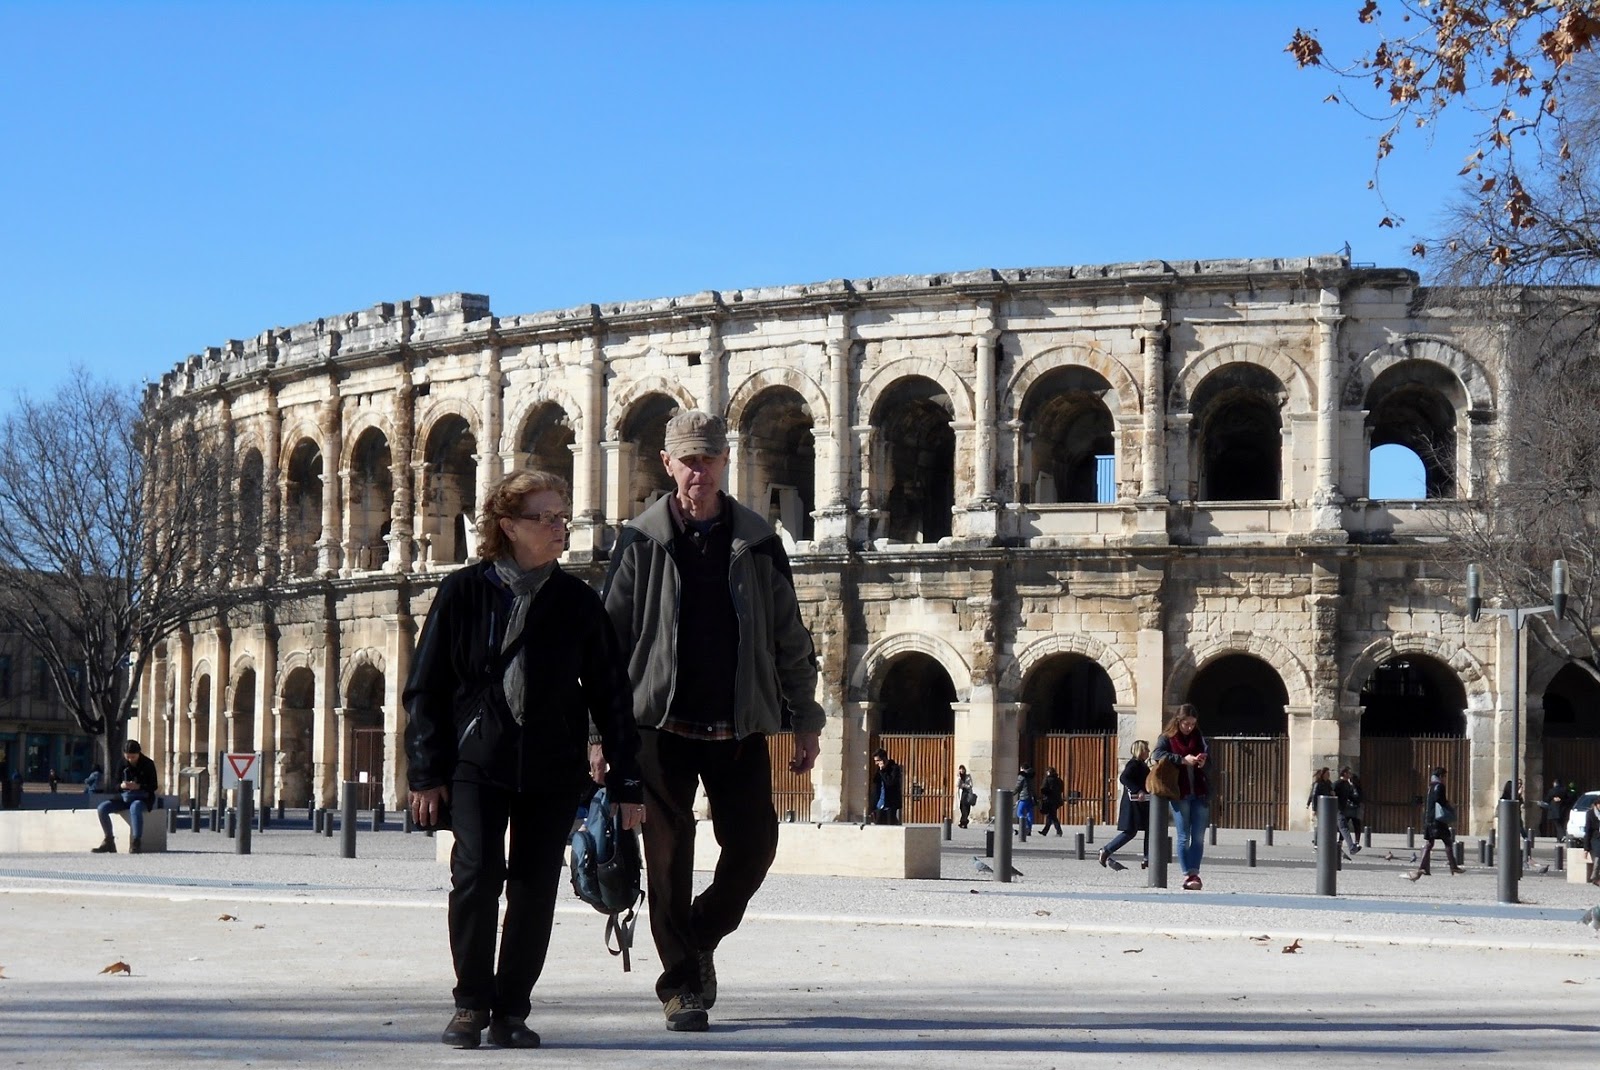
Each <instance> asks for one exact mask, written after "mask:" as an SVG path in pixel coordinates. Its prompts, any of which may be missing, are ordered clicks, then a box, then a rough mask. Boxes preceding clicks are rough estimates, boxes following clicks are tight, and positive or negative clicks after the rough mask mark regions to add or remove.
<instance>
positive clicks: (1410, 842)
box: [1406, 825, 1417, 851]
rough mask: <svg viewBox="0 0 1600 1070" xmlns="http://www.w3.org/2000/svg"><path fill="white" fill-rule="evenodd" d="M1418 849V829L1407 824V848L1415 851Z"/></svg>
mask: <svg viewBox="0 0 1600 1070" xmlns="http://www.w3.org/2000/svg"><path fill="white" fill-rule="evenodd" d="M1416 849H1417V830H1416V829H1414V828H1412V827H1411V826H1410V825H1407V826H1406V850H1408V851H1415V850H1416Z"/></svg>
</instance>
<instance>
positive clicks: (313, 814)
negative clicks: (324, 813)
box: [306, 799, 322, 832]
mask: <svg viewBox="0 0 1600 1070" xmlns="http://www.w3.org/2000/svg"><path fill="white" fill-rule="evenodd" d="M306 820H307V821H309V822H311V828H312V831H314V832H321V831H322V830H321V829H319V828H317V802H316V800H315V799H313V800H311V801H310V802H308V803H306Z"/></svg>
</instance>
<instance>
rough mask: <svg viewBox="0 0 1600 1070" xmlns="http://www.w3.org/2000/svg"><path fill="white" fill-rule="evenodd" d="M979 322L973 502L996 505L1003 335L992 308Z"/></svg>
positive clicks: (976, 352) (974, 414) (976, 356)
mask: <svg viewBox="0 0 1600 1070" xmlns="http://www.w3.org/2000/svg"><path fill="white" fill-rule="evenodd" d="M978 322H979V330H978V335H977V344H976V346H975V347H974V349H975V351H974V362H975V364H976V365H977V373H976V374H977V382H976V383H975V384H973V387H974V388H973V403H974V407H975V410H976V411H974V412H973V414H972V420H973V442H972V445H973V450H972V500H973V503H974V504H977V503H985V504H988V503H992V502H993V501H994V440H995V409H994V404H995V401H994V376H995V340H996V339H998V338H999V337H1000V331H999V329H998V328H996V327H995V326H994V309H993V307H992V306H991V307H990V308H988V309H987V310H986V315H984V316H982V317H981V318H980V319H979V321H978Z"/></svg>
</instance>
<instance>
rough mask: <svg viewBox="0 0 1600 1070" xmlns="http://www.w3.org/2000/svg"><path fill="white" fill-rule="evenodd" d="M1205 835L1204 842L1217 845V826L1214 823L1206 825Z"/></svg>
mask: <svg viewBox="0 0 1600 1070" xmlns="http://www.w3.org/2000/svg"><path fill="white" fill-rule="evenodd" d="M1206 836H1207V837H1208V839H1207V841H1206V842H1208V843H1209V844H1211V846H1213V847H1215V846H1216V845H1217V826H1215V825H1207V826H1206Z"/></svg>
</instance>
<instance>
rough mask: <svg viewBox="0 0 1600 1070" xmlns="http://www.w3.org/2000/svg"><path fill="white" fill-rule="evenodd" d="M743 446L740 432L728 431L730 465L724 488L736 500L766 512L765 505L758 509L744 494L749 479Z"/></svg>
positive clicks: (758, 510) (724, 479) (724, 480)
mask: <svg viewBox="0 0 1600 1070" xmlns="http://www.w3.org/2000/svg"><path fill="white" fill-rule="evenodd" d="M742 446H743V443H741V442H740V441H739V432H737V431H734V430H732V429H731V428H730V429H729V431H728V467H727V469H726V472H727V474H726V475H725V476H724V477H723V484H724V485H723V489H724V490H725V491H727V493H728V496H729V497H730V498H732V499H733V500H734V501H736V502H739V503H740V504H741V505H745V506H748V507H749V508H751V509H756V511H757V512H763V513H764V512H765V507H764V505H763V507H762V508H760V509H757V508H756V504H755V503H752V502H750V501H748V500H746V498H745V496H744V495H745V485H746V484H747V483H748V482H749V480H748V479H746V476H747V475H748V473H747V472H745V470H744V463H745V457H744V450H743V448H742Z"/></svg>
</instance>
